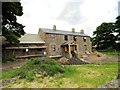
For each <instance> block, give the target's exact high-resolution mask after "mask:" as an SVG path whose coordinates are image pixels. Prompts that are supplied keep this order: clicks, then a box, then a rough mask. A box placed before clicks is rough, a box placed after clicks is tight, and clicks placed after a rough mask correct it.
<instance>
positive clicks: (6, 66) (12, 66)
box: [0, 59, 28, 71]
mask: <svg viewBox="0 0 120 90" xmlns="http://www.w3.org/2000/svg"><path fill="white" fill-rule="evenodd" d="M27 61H28V60H27V59H24V60H23V59H19V60H17V61H13V62H7V63H2V65H1V67H0V70H2V71H5V70H10V69H15V68H17V67H20V66H22V65H24V64H25V63H26V62H27Z"/></svg>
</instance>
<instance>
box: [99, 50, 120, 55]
mask: <svg viewBox="0 0 120 90" xmlns="http://www.w3.org/2000/svg"><path fill="white" fill-rule="evenodd" d="M101 53H103V54H106V55H110V56H118V55H120V51H104V52H101Z"/></svg>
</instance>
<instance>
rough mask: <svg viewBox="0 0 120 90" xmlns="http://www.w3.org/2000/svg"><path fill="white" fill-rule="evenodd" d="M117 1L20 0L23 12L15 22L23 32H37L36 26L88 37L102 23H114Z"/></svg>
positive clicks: (116, 13) (116, 14)
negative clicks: (72, 31) (80, 33)
mask: <svg viewBox="0 0 120 90" xmlns="http://www.w3.org/2000/svg"><path fill="white" fill-rule="evenodd" d="M118 1H120V0H21V1H20V2H21V4H22V6H23V13H24V14H23V15H22V16H21V17H17V21H18V22H19V23H21V24H23V25H25V28H24V30H25V32H26V33H33V34H37V33H38V30H39V28H50V29H52V28H53V25H56V28H57V29H58V30H66V31H71V30H72V28H75V31H76V32H80V30H81V29H83V30H84V32H85V33H86V34H88V35H90V36H92V35H93V31H95V30H96V27H98V26H99V25H100V24H102V23H103V22H115V21H116V17H117V16H118Z"/></svg>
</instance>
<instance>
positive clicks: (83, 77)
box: [55, 62, 118, 88]
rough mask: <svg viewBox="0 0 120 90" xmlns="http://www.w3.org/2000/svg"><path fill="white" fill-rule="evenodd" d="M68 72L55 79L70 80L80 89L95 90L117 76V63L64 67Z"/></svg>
mask: <svg viewBox="0 0 120 90" xmlns="http://www.w3.org/2000/svg"><path fill="white" fill-rule="evenodd" d="M65 67H67V68H69V70H70V71H68V72H65V73H63V74H62V76H60V77H57V78H55V79H57V81H59V80H61V78H67V79H70V80H71V81H72V82H74V83H75V84H77V85H78V87H80V88H95V87H97V86H99V85H102V84H104V83H106V82H108V81H111V80H113V79H114V78H115V77H116V76H117V74H118V63H113V62H107V63H103V64H101V65H95V64H86V65H78V66H65Z"/></svg>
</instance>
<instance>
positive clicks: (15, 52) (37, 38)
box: [3, 25, 91, 58]
mask: <svg viewBox="0 0 120 90" xmlns="http://www.w3.org/2000/svg"><path fill="white" fill-rule="evenodd" d="M19 40H20V44H19V45H18V46H7V47H6V48H5V49H6V50H5V52H3V54H4V53H5V54H4V55H7V56H6V57H11V56H16V57H17V58H24V57H36V56H37V57H43V56H47V57H52V58H55V57H62V56H64V57H66V58H72V57H78V58H80V57H82V55H83V54H85V53H86V52H87V53H91V41H90V36H88V35H86V34H84V30H81V31H80V32H75V29H74V28H73V29H72V30H71V31H63V30H57V29H56V26H55V25H54V26H53V29H46V28H39V31H38V34H25V35H24V36H22V37H21V38H20V39H19Z"/></svg>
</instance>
